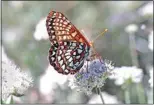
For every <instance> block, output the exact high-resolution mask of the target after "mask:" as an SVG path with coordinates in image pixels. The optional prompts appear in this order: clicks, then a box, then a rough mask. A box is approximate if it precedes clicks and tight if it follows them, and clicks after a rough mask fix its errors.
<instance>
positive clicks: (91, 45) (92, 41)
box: [90, 29, 108, 57]
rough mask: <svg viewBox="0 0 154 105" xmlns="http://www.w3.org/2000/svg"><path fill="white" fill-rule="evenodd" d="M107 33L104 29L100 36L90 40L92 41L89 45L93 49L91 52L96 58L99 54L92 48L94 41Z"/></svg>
mask: <svg viewBox="0 0 154 105" xmlns="http://www.w3.org/2000/svg"><path fill="white" fill-rule="evenodd" d="M107 31H108V29H105V30H104V31H103V32H102V33H101V34H100V35H98V36H97V37H96V38H95V39H94V40H92V41H91V42H90V45H91V47H92V49H93V52H94V54H95V55H96V57H97V56H99V54H98V53H97V52H96V50H95V48H94V42H95V40H96V39H98V38H99V37H100V36H101V35H104V33H105V32H107Z"/></svg>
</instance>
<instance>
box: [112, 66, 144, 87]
mask: <svg viewBox="0 0 154 105" xmlns="http://www.w3.org/2000/svg"><path fill="white" fill-rule="evenodd" d="M114 74H115V75H111V76H109V78H110V79H115V84H117V85H122V84H123V83H124V82H125V80H127V79H129V78H131V79H132V81H133V82H135V83H138V82H140V81H141V79H142V76H143V74H142V70H141V69H139V68H137V67H135V66H133V67H127V66H122V67H120V68H119V67H115V69H114Z"/></svg>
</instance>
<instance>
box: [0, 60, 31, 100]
mask: <svg viewBox="0 0 154 105" xmlns="http://www.w3.org/2000/svg"><path fill="white" fill-rule="evenodd" d="M32 83H33V79H32V77H31V76H30V74H28V72H23V71H21V70H20V68H17V67H16V65H15V64H14V63H13V62H11V61H8V62H4V61H2V100H3V101H6V100H7V98H8V97H9V96H10V95H14V96H22V95H24V93H25V91H26V90H27V89H28V88H29V87H30V86H32Z"/></svg>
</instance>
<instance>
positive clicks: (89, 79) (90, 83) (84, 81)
mask: <svg viewBox="0 0 154 105" xmlns="http://www.w3.org/2000/svg"><path fill="white" fill-rule="evenodd" d="M112 69H113V66H112V63H111V62H109V61H103V60H100V59H95V60H92V61H86V62H85V63H84V66H83V67H82V68H81V70H80V72H78V73H76V74H75V75H74V78H73V79H72V80H70V82H69V86H70V87H71V88H75V89H77V90H79V91H83V92H85V93H87V94H91V93H92V89H93V88H95V87H102V86H103V85H104V83H105V80H106V79H107V78H108V76H109V75H111V74H112Z"/></svg>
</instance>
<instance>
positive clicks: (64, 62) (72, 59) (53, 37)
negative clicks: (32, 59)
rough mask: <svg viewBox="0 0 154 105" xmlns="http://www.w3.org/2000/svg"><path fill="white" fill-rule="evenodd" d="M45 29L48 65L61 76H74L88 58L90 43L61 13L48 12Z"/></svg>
mask: <svg viewBox="0 0 154 105" xmlns="http://www.w3.org/2000/svg"><path fill="white" fill-rule="evenodd" d="M46 27H47V32H48V35H49V40H50V43H51V47H50V49H49V55H48V60H49V62H50V65H52V66H53V67H54V69H55V70H56V71H57V72H58V73H61V74H65V75H67V74H75V73H76V72H78V71H79V70H80V69H81V68H82V66H83V64H84V61H85V59H86V58H87V57H88V56H89V52H90V48H91V46H92V44H91V43H89V42H88V41H87V39H86V38H85V37H84V35H82V34H81V33H80V32H79V30H78V29H77V28H76V27H75V26H74V25H73V24H72V23H71V22H70V21H69V20H68V19H67V18H66V17H65V16H64V15H63V14H62V13H61V12H56V11H50V13H49V14H48V16H47V19H46Z"/></svg>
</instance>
